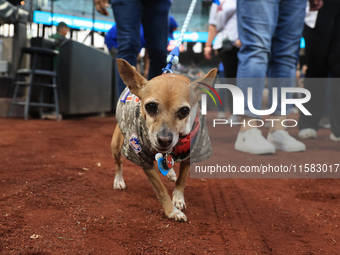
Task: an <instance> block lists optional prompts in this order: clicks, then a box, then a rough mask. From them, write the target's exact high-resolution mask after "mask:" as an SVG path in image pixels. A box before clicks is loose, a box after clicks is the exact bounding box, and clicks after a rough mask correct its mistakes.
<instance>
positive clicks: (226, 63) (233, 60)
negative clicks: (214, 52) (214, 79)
mask: <svg viewBox="0 0 340 255" xmlns="http://www.w3.org/2000/svg"><path fill="white" fill-rule="evenodd" d="M237 52H238V48H237V47H233V48H232V50H230V51H224V52H219V54H218V55H219V57H220V59H221V61H222V63H223V68H224V76H225V77H226V81H227V83H228V84H232V85H236V74H237V65H238V58H237ZM227 100H228V108H229V110H230V114H232V113H233V97H232V94H231V92H230V91H229V90H228V91H227Z"/></svg>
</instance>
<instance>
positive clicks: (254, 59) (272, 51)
mask: <svg viewBox="0 0 340 255" xmlns="http://www.w3.org/2000/svg"><path fill="white" fill-rule="evenodd" d="M237 3H238V5H237V15H238V26H239V27H238V30H239V38H240V40H241V43H242V46H241V48H240V51H239V54H238V57H239V66H238V74H237V78H238V79H237V82H238V83H237V85H238V86H239V87H240V88H241V89H242V91H243V93H244V95H245V98H248V96H247V89H248V87H251V88H252V89H253V97H252V98H253V100H252V101H253V106H254V108H255V109H257V110H260V109H261V105H262V93H263V89H264V85H265V77H266V74H267V73H268V75H273V76H275V75H277V74H278V72H282V73H280V75H279V76H278V77H287V78H291V77H292V73H293V72H294V75H295V70H296V68H295V66H294V63H296V59H295V57H292V55H294V56H295V55H296V52H297V49H298V45H299V44H298V43H297V44H296V45H295V43H296V41H297V40H296V37H298V35H297V34H298V31H300V34H301V33H302V28H303V19H304V12H302V13H301V6H302V4H304V7H302V8H305V6H306V1H305V0H260V1H254V0H238V2H237ZM296 10H298V11H296ZM299 14H300V15H301V17H297V16H298V15H299ZM296 19H297V20H298V22H296ZM300 20H302V23H301V22H300ZM292 26H295V27H294V28H292ZM286 30H289V32H288V33H287V34H283V32H285V31H286ZM300 38H301V37H300ZM300 38H299V39H300ZM284 43H286V44H285V45H284ZM291 52H293V53H294V54H291ZM287 54H291V55H290V56H287ZM290 57H292V58H290ZM280 64H282V66H281V69H280V68H279V65H280ZM273 76H271V77H273ZM283 85H286V84H283ZM289 86H290V84H289ZM269 106H270V107H271V105H269ZM278 110H279V111H280V108H278ZM276 113H277V112H276ZM245 115H246V116H245V121H247V120H248V119H249V118H250V117H252V118H257V117H258V116H256V115H255V114H253V113H251V112H250V110H249V107H248V105H245ZM274 124H275V125H273V126H272V127H271V129H270V132H271V133H274V132H275V133H276V131H278V130H277V129H278V126H279V125H277V122H275V123H274ZM279 124H280V123H279ZM281 127H282V126H281ZM282 131H283V132H284V133H282V134H280V139H279V141H277V139H276V136H277V135H275V137H274V138H275V139H273V135H271V133H270V134H269V137H268V140H269V141H270V142H269V141H267V140H266V139H265V138H264V137H263V136H262V134H261V131H260V130H258V129H257V128H252V127H250V126H249V125H247V124H246V125H245V126H241V129H240V132H239V134H238V137H237V140H236V143H235V149H236V150H240V151H243V152H249V153H254V154H265V153H274V152H275V148H277V149H281V150H285V151H300V150H304V149H305V146H304V144H302V143H300V142H298V141H296V140H295V139H294V138H292V137H291V136H289V134H288V133H286V132H285V131H284V130H282ZM284 139H285V140H286V141H289V143H288V142H286V141H285V140H284ZM274 145H275V146H274Z"/></svg>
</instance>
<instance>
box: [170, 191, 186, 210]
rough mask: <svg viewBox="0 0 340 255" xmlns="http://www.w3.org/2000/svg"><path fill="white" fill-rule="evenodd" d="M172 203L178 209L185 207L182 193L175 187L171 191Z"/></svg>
mask: <svg viewBox="0 0 340 255" xmlns="http://www.w3.org/2000/svg"><path fill="white" fill-rule="evenodd" d="M172 203H173V204H174V206H175V207H176V208H177V209H179V210H183V209H185V208H186V207H187V206H186V204H185V201H184V195H183V193H182V192H180V191H178V190H177V189H174V192H173V193H172Z"/></svg>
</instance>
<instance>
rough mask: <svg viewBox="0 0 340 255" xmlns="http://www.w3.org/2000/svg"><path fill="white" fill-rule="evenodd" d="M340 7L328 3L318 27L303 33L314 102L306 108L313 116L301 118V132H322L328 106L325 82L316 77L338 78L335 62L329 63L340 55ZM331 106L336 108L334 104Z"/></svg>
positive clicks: (332, 0)
mask: <svg viewBox="0 0 340 255" xmlns="http://www.w3.org/2000/svg"><path fill="white" fill-rule="evenodd" d="M339 4H340V3H339V2H338V1H337V0H328V1H325V4H324V6H323V7H322V8H321V10H320V11H319V14H318V19H317V23H316V26H315V28H313V29H312V28H309V27H305V30H304V37H305V40H306V51H305V52H306V64H307V66H308V69H307V73H306V80H305V88H306V89H308V90H309V91H310V92H311V95H312V98H311V100H310V101H309V102H307V103H306V104H305V107H306V108H307V109H308V110H309V111H310V112H311V114H312V116H305V115H303V114H301V115H300V120H299V129H300V130H302V129H306V128H312V129H315V130H318V129H319V121H320V119H321V117H322V114H323V111H324V105H325V104H324V102H325V97H326V83H325V81H326V79H322V80H321V79H316V78H326V77H328V75H329V74H331V76H332V77H336V72H333V71H332V69H334V68H336V67H334V66H335V65H336V63H334V62H335V61H333V63H331V62H332V61H330V59H331V58H332V56H333V55H334V54H335V55H337V59H338V60H339V55H338V53H336V51H337V50H336V49H334V48H336V46H335V44H336V45H339V44H340V42H339V41H337V42H335V38H334V36H335V34H338V33H339V31H337V30H339V26H336V22H335V21H336V19H337V18H336V17H337V16H338V15H339ZM337 40H338V39H337ZM337 47H339V46H337ZM337 77H339V76H337ZM333 87H334V86H333ZM336 90H337V89H332V91H333V92H332V93H336V92H337V91H336ZM332 96H334V95H332ZM338 98H339V95H338ZM338 101H339V99H338ZM337 103H338V102H337ZM331 107H332V108H334V106H333V105H332V106H331ZM333 112H334V111H333ZM333 115H334V114H333Z"/></svg>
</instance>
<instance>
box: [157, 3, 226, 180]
mask: <svg viewBox="0 0 340 255" xmlns="http://www.w3.org/2000/svg"><path fill="white" fill-rule="evenodd" d="M212 1H213V3H215V4H217V5H220V1H219V0H212ZM196 2H197V0H192V1H191V4H190V7H189V10H188V13H187V16H186V17H185V20H184V24H183V27H182V30H181V34H180V36H179V37H178V39H177V40H176V45H175V48H174V49H173V50H172V51H171V52H170V54H169V55H168V57H167V58H166V61H167V65H166V67H165V68H163V69H162V71H163V73H173V71H172V69H171V68H172V65H173V64H177V63H178V62H179V47H180V46H181V44H182V42H183V37H184V34H185V32H186V31H187V28H188V25H189V21H190V19H191V16H192V13H193V12H194V9H195V5H196ZM155 160H156V162H157V165H158V169H159V171H160V172H161V173H162V174H163V175H164V176H165V175H167V174H168V173H169V171H170V169H171V168H172V166H173V165H174V160H173V159H171V160H172V162H168V163H169V164H167V160H168V161H169V160H170V159H167V155H164V156H163V155H162V154H161V153H157V154H156V156H155ZM170 166H171V167H170Z"/></svg>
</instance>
